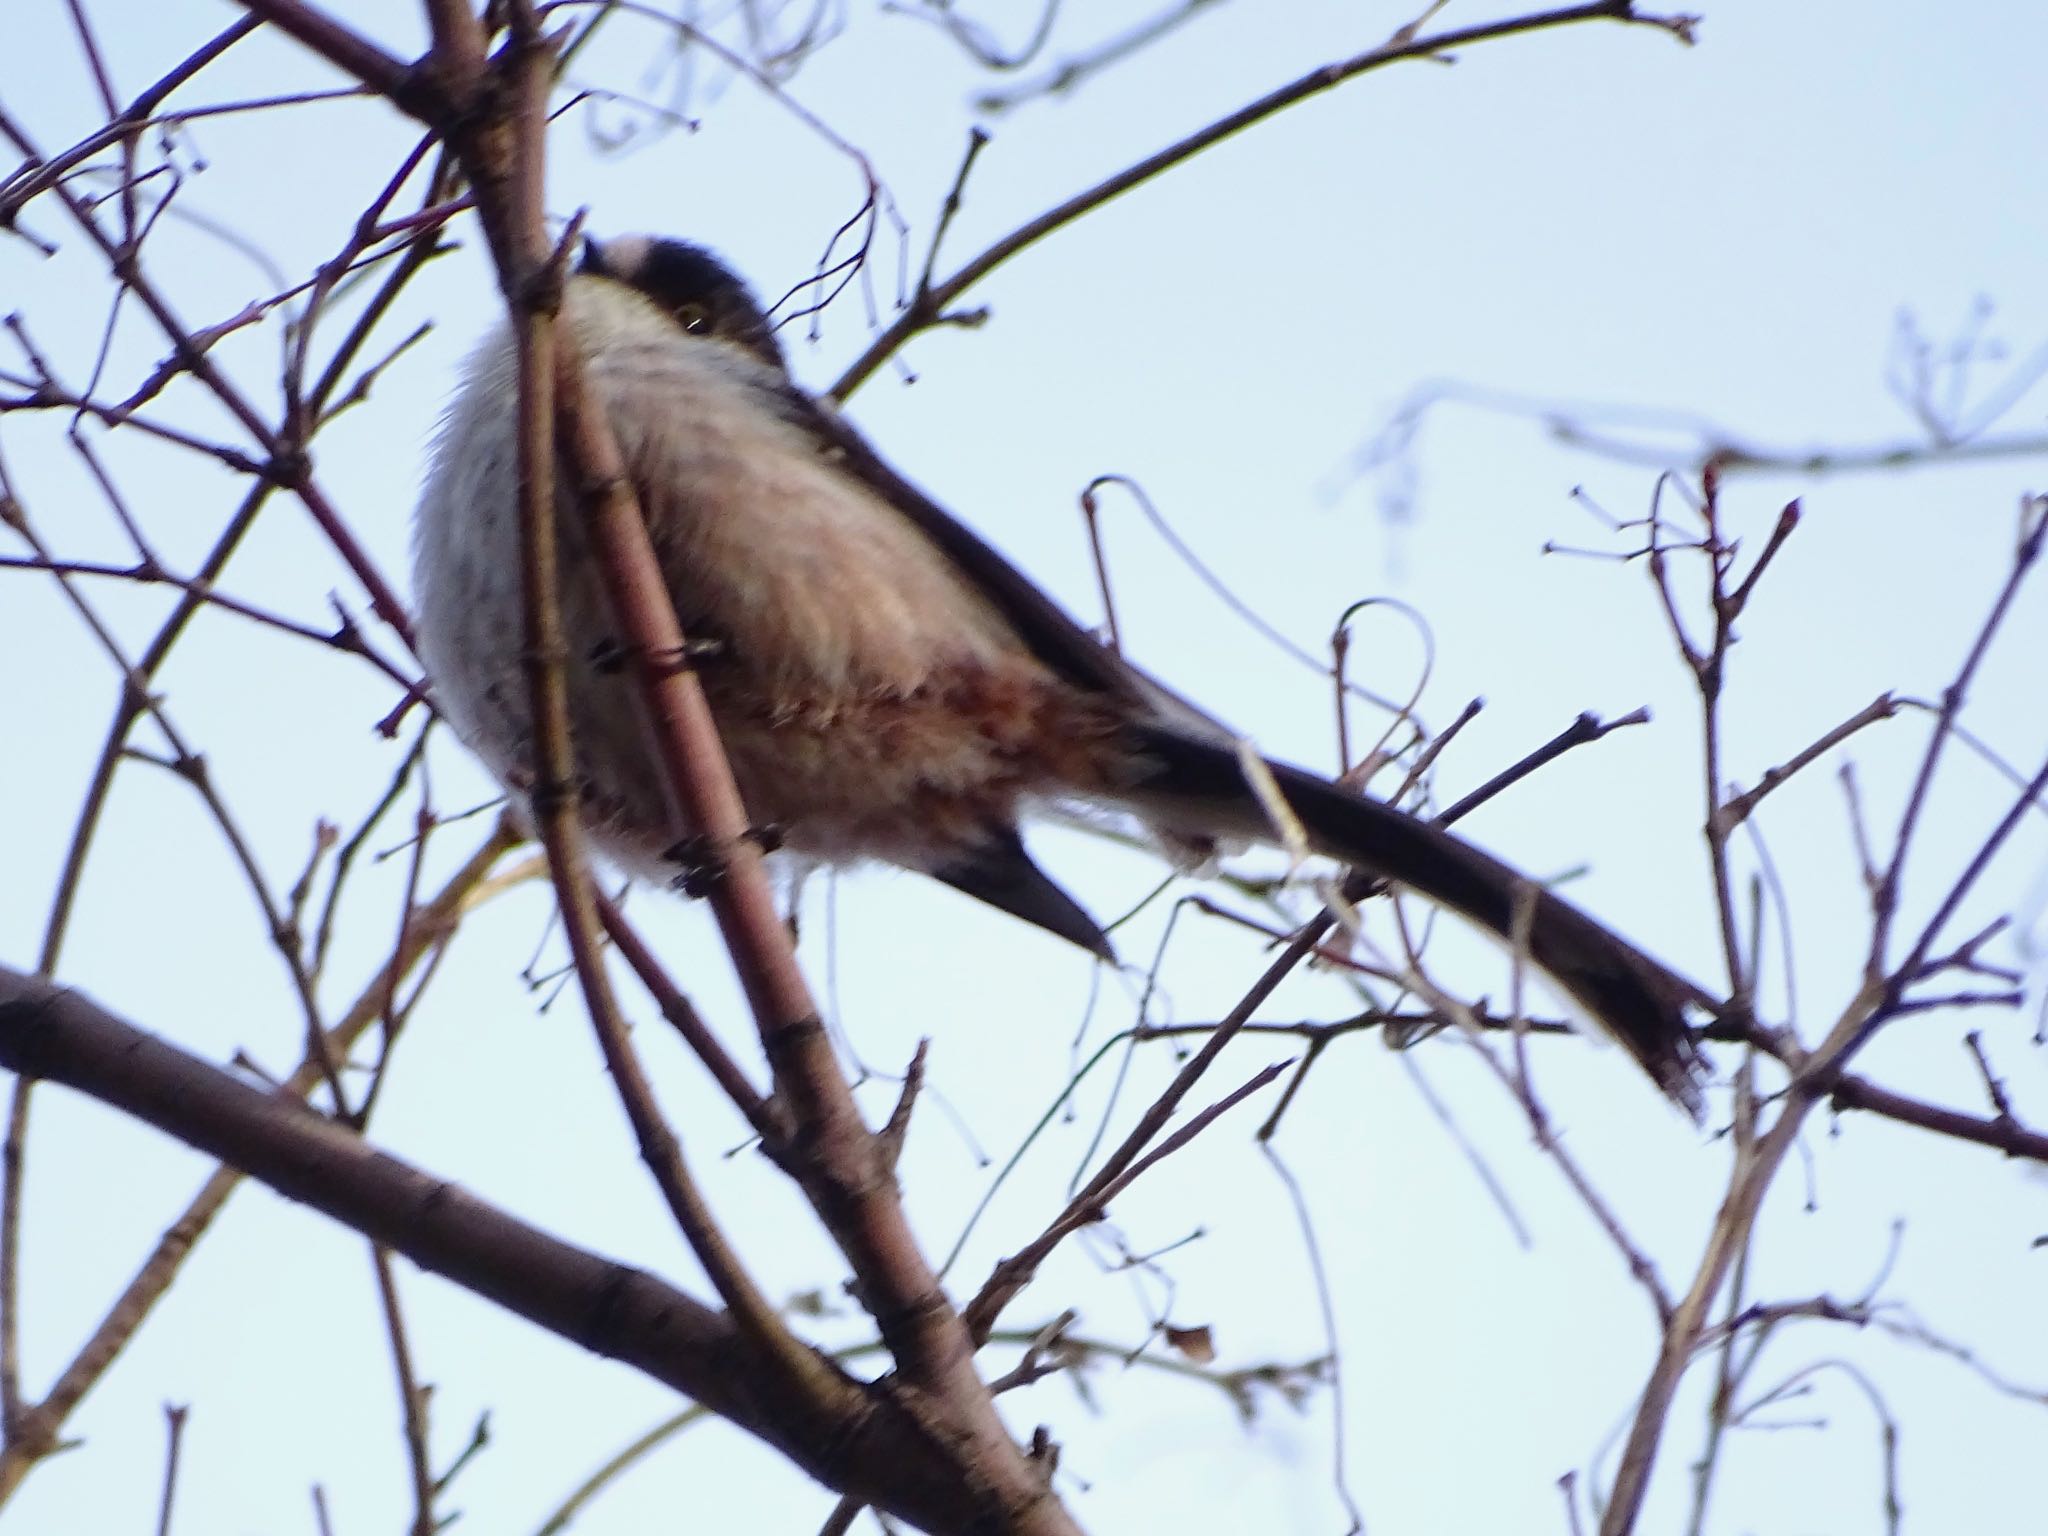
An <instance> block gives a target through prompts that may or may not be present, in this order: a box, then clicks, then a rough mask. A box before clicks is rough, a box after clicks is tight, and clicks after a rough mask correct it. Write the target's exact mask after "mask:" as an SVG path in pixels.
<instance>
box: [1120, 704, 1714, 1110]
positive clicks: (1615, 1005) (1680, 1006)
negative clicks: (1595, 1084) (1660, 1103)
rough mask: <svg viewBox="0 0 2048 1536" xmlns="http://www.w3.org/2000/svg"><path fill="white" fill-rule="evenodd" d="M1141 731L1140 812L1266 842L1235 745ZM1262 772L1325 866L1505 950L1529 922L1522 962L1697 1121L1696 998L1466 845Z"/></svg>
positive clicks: (1356, 798)
mask: <svg viewBox="0 0 2048 1536" xmlns="http://www.w3.org/2000/svg"><path fill="white" fill-rule="evenodd" d="M1138 731H1139V748H1140V751H1141V753H1142V754H1143V757H1142V761H1143V763H1144V767H1145V776H1144V777H1143V778H1142V779H1141V780H1140V781H1139V782H1138V783H1137V784H1136V785H1134V786H1132V789H1133V798H1134V799H1137V800H1139V801H1140V802H1141V803H1143V804H1144V806H1145V808H1146V809H1147V810H1149V811H1151V812H1153V813H1154V814H1157V815H1159V816H1160V817H1161V819H1162V820H1164V821H1165V822H1166V823H1167V824H1168V825H1169V826H1175V825H1179V826H1184V827H1186V828H1187V829H1188V830H1190V831H1194V830H1200V831H1205V832H1209V833H1212V834H1223V835H1236V836H1243V837H1250V838H1255V839H1259V840H1262V841H1268V842H1270V841H1272V840H1273V836H1274V832H1273V823H1272V820H1271V818H1270V817H1269V816H1268V815H1267V814H1266V811H1265V808H1264V807H1263V806H1262V805H1261V804H1260V803H1259V801H1258V799H1257V797H1256V796H1255V795H1254V794H1253V792H1252V790H1251V787H1250V786H1249V785H1247V784H1246V782H1245V778H1244V770H1243V768H1242V766H1241V764H1240V763H1239V760H1238V756H1237V751H1236V749H1235V747H1234V746H1233V745H1232V744H1231V743H1229V742H1218V741H1209V740H1203V739H1200V738H1195V737H1190V736H1186V735H1183V734H1182V733H1180V732H1179V731H1177V730H1175V729H1173V728H1172V727H1170V726H1140V727H1138ZM1267 766H1268V767H1269V768H1271V769H1272V772H1273V777H1274V779H1275V781H1276V782H1277V783H1278V784H1279V787H1280V791H1281V793H1282V794H1283V795H1284V796H1285V797H1286V800H1287V803H1288V805H1289V806H1291V807H1292V808H1293V811H1294V814H1295V817H1296V818H1297V819H1298V820H1299V821H1300V823H1301V825H1302V829H1303V831H1304V832H1305V833H1306V834H1307V837H1308V841H1309V845H1310V846H1311V847H1312V848H1314V849H1315V851H1316V852H1317V853H1319V854H1322V855H1323V856H1324V857H1326V858H1332V859H1338V860H1341V861H1342V862H1343V863H1346V864H1349V865H1351V866H1352V867H1353V868H1354V869H1358V870H1362V871H1364V872H1365V873H1366V874H1369V875H1374V876H1377V877H1379V878H1382V879H1385V880H1390V881H1392V882H1394V883H1395V884H1397V885H1403V886H1407V887H1408V888H1409V889H1411V890H1413V891H1415V892H1417V893H1418V894H1420V895H1423V896H1426V897H1428V898H1429V899H1430V900H1431V901H1434V902H1437V903H1439V904H1441V905H1443V906H1446V907H1449V908H1450V909H1451V910H1452V911H1454V912H1456V913H1458V914H1459V915H1460V916H1463V917H1465V918H1467V919H1469V920H1470V921H1472V922H1474V923H1477V924H1478V925H1479V926H1480V927H1482V928H1485V929H1487V930H1489V931H1491V932H1492V933H1494V934H1495V935H1497V936H1498V937H1500V938H1501V939H1503V940H1505V941H1508V942H1510V943H1512V942H1513V938H1514V934H1515V932H1516V927H1517V916H1518V914H1522V913H1526V915H1525V916H1524V917H1523V921H1524V922H1526V924H1527V926H1526V928H1525V929H1524V930H1523V931H1524V932H1525V933H1526V935H1527V944H1528V954H1529V957H1530V959H1531V960H1533V961H1534V962H1535V963H1536V965H1537V966H1538V967H1540V968H1541V969H1542V970H1544V971H1546V972H1548V973H1549V974H1550V975H1551V976H1552V977H1553V978H1555V980H1556V981H1557V983H1558V985H1560V986H1561V987H1563V988H1564V990H1565V991H1566V992H1568V993H1570V994H1571V996H1572V997H1574V998H1575V999H1577V1000H1578V1002H1579V1004H1580V1006H1582V1007H1583V1008H1585V1010H1586V1011H1587V1012H1588V1013H1590V1014H1592V1015H1593V1017H1594V1018H1595V1019H1597V1020H1598V1021H1599V1022H1600V1024H1601V1025H1602V1026H1603V1027H1604V1028H1605V1029H1606V1030H1607V1031H1608V1033H1610V1034H1612V1035H1613V1036H1614V1037H1615V1038H1616V1039H1617V1040H1619V1041H1620V1042H1621V1043H1622V1045H1624V1046H1625V1047H1627V1049H1628V1051H1629V1053H1630V1054H1631V1055H1632V1056H1634V1057H1635V1058H1636V1060H1637V1061H1639V1062H1641V1063H1642V1064H1643V1067H1644V1069H1645V1070H1646V1071H1648V1072H1649V1074H1650V1076H1651V1077H1652V1078H1654V1079H1655V1080H1656V1082H1657V1085H1658V1086H1659V1087H1660V1088H1662V1089H1663V1090H1664V1091H1665V1092H1666V1093H1667V1094H1669V1095H1670V1096H1671V1097H1672V1098H1673V1099H1674V1100H1676V1101H1677V1102H1678V1103H1679V1104H1680V1105H1682V1106H1683V1107H1684V1108H1685V1109H1686V1111H1687V1112H1688V1113H1689V1114H1691V1115H1692V1117H1693V1118H1694V1119H1695V1120H1697V1119H1698V1118H1699V1117H1700V1113H1701V1109H1702V1105H1701V1099H1700V1088H1699V1077H1700V1073H1701V1071H1702V1068H1703V1063H1702V1062H1701V1060H1700V1054H1699V1048H1698V1046H1697V1045H1696V1044H1695V1043H1694V1040H1693V1036H1692V1031H1691V1030H1690V1029H1689V1028H1688V1027H1687V1025H1686V1022H1685V1008H1686V1005H1687V1004H1689V1003H1701V1004H1704V1003H1706V1002H1707V1001H1708V999H1707V997H1706V994H1705V993H1703V992H1702V991H1701V990H1700V989H1699V988H1698V987H1696V986H1694V985H1693V984H1692V983H1691V982H1689V981H1687V980H1685V979H1684V978H1683V977H1681V976H1679V975H1677V974H1676V973H1674V972H1672V971H1670V970H1668V969H1666V968H1665V967H1664V966H1662V965H1660V964H1658V963H1657V962H1656V961H1655V960H1652V959H1651V958H1650V957H1649V956H1648V955H1646V954H1644V953H1643V952H1642V951H1641V950H1639V949H1637V948H1635V946H1633V945H1632V944H1629V943H1628V942H1627V941H1626V940H1624V939H1621V938H1620V937H1618V936H1617V935H1615V934H1613V933H1611V932H1609V931H1608V930H1607V929H1606V928H1603V927H1602V926H1601V925H1600V924H1598V923H1596V922H1595V921H1593V919H1592V918H1590V917H1588V916H1586V914H1585V913H1583V912H1581V911H1580V910H1579V909H1578V908H1577V907H1575V906H1573V905H1572V904H1571V903H1570V902H1568V901H1566V900H1564V899H1563V898H1562V897H1560V896H1557V895H1554V894H1552V893H1551V892H1549V891H1547V890H1544V889H1543V888H1542V887H1541V886H1538V885H1536V884H1535V883H1533V882H1532V881H1530V880H1529V879H1528V878H1527V877H1525V876H1523V875H1521V874H1518V873H1517V872H1516V871H1515V870H1513V869H1511V868H1509V867H1508V866H1507V865H1505V864H1503V863H1501V862H1500V860H1498V859H1496V858H1494V857H1493V856H1492V855H1490V854H1486V853H1482V852H1480V851H1479V850H1478V849H1477V848H1475V847H1473V846H1472V845H1471V844H1470V843H1468V842H1465V841H1464V840H1463V839H1462V838H1458V837H1454V836H1453V835H1452V834H1450V833H1449V832H1446V831H1444V830H1443V829H1441V828H1439V827H1434V826H1431V825H1430V824H1429V823H1428V822H1425V821H1422V820H1419V819H1418V818H1416V817H1414V816H1410V815H1408V814H1407V813H1406V812H1404V811H1398V810H1395V809H1394V808H1393V807H1392V806H1389V805H1386V804H1383V803H1382V802H1380V801H1377V800H1369V799H1367V798H1365V797H1364V796H1362V795H1356V794H1352V793H1351V792H1350V791H1348V790H1344V789H1340V788H1338V787H1337V786H1336V785H1334V784H1332V783H1330V782H1329V781H1328V780H1326V779H1322V778H1318V777H1317V776H1316V775H1315V774H1312V773H1305V772H1303V771H1302V770H1301V769H1299V768H1290V767H1288V766H1287V765H1286V764H1284V763H1268V765H1267Z"/></svg>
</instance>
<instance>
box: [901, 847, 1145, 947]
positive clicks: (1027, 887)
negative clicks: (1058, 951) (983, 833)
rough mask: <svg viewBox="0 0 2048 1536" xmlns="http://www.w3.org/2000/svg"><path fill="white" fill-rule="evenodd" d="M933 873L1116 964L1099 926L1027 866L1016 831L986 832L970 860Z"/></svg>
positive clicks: (1045, 877) (1039, 871) (1049, 880)
mask: <svg viewBox="0 0 2048 1536" xmlns="http://www.w3.org/2000/svg"><path fill="white" fill-rule="evenodd" d="M931 873H932V876H933V878H934V879H938V880H943V881H945V882H946V884H948V885H950V886H952V887H953V889H954V890H956V891H964V892H965V893H966V894H967V895H969V896H972V897H974V898H975V899H976V900H979V901H985V902H987V903H988V904H989V905H990V906H992V907H999V908H1001V909H1002V910H1003V911H1005V912H1007V913H1009V914H1010V915H1011V916H1012V917H1021V918H1023V919H1024V921H1025V922H1027V923H1036V924H1037V925H1038V926H1039V927H1040V928H1043V929H1045V930H1046V931H1047V932H1048V933H1055V934H1058V935H1059V936H1060V937H1061V938H1063V939H1065V940H1067V942H1068V943H1070V944H1078V945H1080V946H1081V947H1082V948H1083V949H1085V950H1087V951H1089V952H1090V953H1091V954H1095V955H1099V956H1101V957H1102V958H1103V959H1104V960H1107V961H1109V962H1110V963H1111V964H1112V965H1113V964H1115V963H1116V951H1115V950H1114V949H1112V948H1111V947H1110V943H1109V936H1108V935H1107V934H1105V933H1104V932H1103V931H1102V926H1101V925H1100V924H1099V923H1097V922H1096V921H1095V919H1094V918H1092V917H1090V916H1089V915H1088V914H1087V913H1086V912H1085V911H1083V910H1082V908H1081V904H1080V903H1079V902H1077V901H1075V900H1074V898H1073V897H1071V896H1069V895H1068V894H1067V893H1066V892H1065V891H1063V890H1061V889H1060V888H1059V886H1057V885H1055V884H1054V883H1053V880H1052V877H1051V876H1050V875H1048V874H1046V872H1045V871H1044V870H1042V869H1040V868H1039V867H1038V866H1037V865H1036V864H1034V863H1032V862H1031V855H1030V854H1028V853H1026V852H1025V851H1024V840H1023V839H1022V838H1020V837H1019V836H1018V835H1017V829H1016V828H1015V827H990V828H989V829H988V836H987V839H986V840H985V841H983V842H981V843H979V844H977V845H976V847H975V849H974V851H973V852H972V853H971V854H969V855H967V856H966V857H964V858H961V859H958V860H956V861H955V862H953V863H951V864H948V865H946V866H945V868H943V869H935V870H933V871H932V872H931Z"/></svg>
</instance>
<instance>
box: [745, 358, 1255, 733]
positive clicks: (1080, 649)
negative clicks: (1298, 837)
mask: <svg viewBox="0 0 2048 1536" xmlns="http://www.w3.org/2000/svg"><path fill="white" fill-rule="evenodd" d="M781 404H782V408H783V410H784V411H785V413H786V414H787V416H788V418H789V420H790V421H791V422H792V423H793V424H795V425H796V426H798V427H800V428H802V429H803V430H804V431H805V432H807V433H809V434H810V435H811V436H812V437H814V438H816V439H817V440H818V442H819V444H820V446H821V448H822V450H823V451H824V452H827V453H829V454H832V455H833V456H834V457H835V458H836V459H837V460H838V462H839V465H840V467H841V468H843V469H844V470H845V471H846V472H847V473H848V474H850V475H852V476H853V477H854V478H855V479H857V480H859V481H860V482H861V484H863V485H865V486H866V487H867V488H868V489H869V490H870V491H872V492H874V493H875V495H876V496H878V497H880V498H881V499H882V500H883V501H884V502H886V503H887V504H888V505H889V506H891V507H893V508H894V509H895V510H896V511H898V512H900V513H901V514H902V515H903V516H904V517H905V518H906V519H908V520H909V521H910V523H911V524H912V525H913V526H915V527H916V528H917V530H918V531H919V532H920V533H922V534H923V535H924V536H925V537H926V538H927V539H929V540H931V542H932V543H933V544H934V545H936V546H937V547H938V548H939V550H941V551H942V552H943V553H944V554H945V555H946V557H947V558H948V559H949V560H951V561H952V562H953V564H954V565H955V566H957V567H958V568H959V569H960V571H961V572H962V574H963V575H964V576H965V577H966V578H967V580H968V581H969V582H970V583H972V585H973V586H974V588H975V589H976V590H977V591H978V592H980V593H981V595H982V596H983V597H985V598H987V599H988V601H989V603H990V604H991V605H992V606H993V607H994V608H995V609H996V611H997V612H998V613H1000V614H1002V616H1003V617H1004V618H1006V619H1008V620H1009V622H1010V626H1011V627H1012V628H1013V629H1014V630H1016V632H1017V635H1018V637H1019V638H1020V639H1021V640H1022V641H1023V642H1024V644H1025V645H1026V646H1027V647H1028V648H1029V649H1030V651H1031V653H1032V654H1033V655H1034V656H1036V657H1037V658H1038V659H1039V660H1040V661H1041V662H1043V663H1044V664H1045V665H1046V666H1047V667H1048V668H1049V669H1050V670H1051V671H1052V672H1053V673H1054V674H1055V675H1056V676H1058V677H1060V678H1062V679H1064V680H1065V681H1066V682H1068V683H1071V684H1072V685H1073V686H1075V687H1077V688H1080V689H1083V690H1085V691H1086V692H1089V693H1099V694H1106V695H1108V696H1109V697H1111V698H1113V699H1118V700H1121V701H1122V702H1123V703H1125V704H1127V705H1129V706H1130V708H1131V710H1132V712H1133V714H1134V715H1136V716H1138V717H1140V718H1151V719H1156V720H1159V721H1161V722H1162V723H1168V724H1171V725H1174V726H1177V727H1179V728H1180V729H1182V730H1185V731H1189V732H1191V733H1193V734H1196V735H1199V736H1203V737H1210V738H1219V739H1226V740H1227V739H1229V738H1230V736H1231V732H1230V731H1229V730H1228V729H1227V728H1226V727H1225V726H1224V725H1223V724H1222V723H1221V722H1220V721H1218V720H1216V719H1215V718H1214V717H1212V716H1210V715H1209V714H1207V713H1205V712H1204V711H1202V710H1200V709H1197V708H1196V707H1195V706H1194V705H1193V704H1190V703H1189V702H1188V701H1187V700H1186V699H1183V698H1182V697H1181V696H1180V695H1179V694H1177V693H1175V692H1174V691H1173V690H1172V689H1170V688H1168V687H1167V686H1166V685H1165V684H1163V683H1161V682H1158V681H1157V680H1156V679H1154V678H1152V677H1151V676H1149V675H1147V674H1146V673H1144V672H1142V671H1140V670H1139V669H1138V668H1137V667H1134V666H1132V665H1131V664H1130V663H1129V662H1128V661H1125V660H1124V659H1123V658H1122V657H1121V656H1119V655H1118V654H1117V653H1116V652H1115V651H1113V650H1111V649H1110V648H1109V647H1108V646H1106V645H1104V644H1103V643H1102V642H1101V641H1100V640H1098V639H1097V638H1096V637H1095V636H1094V635H1093V634H1091V633H1089V631H1088V630H1086V629H1084V628H1083V627H1082V626H1081V625H1080V624H1079V623H1077V622H1076V621H1075V620H1074V618H1073V617H1072V616H1071V615H1069V614H1068V613H1067V611H1066V610H1065V609H1064V608H1062V607H1060V606H1059V604H1057V603H1055V602H1054V601H1053V600H1052V599H1051V598H1050V597H1047V596H1046V595H1045V593H1044V592H1042V591H1040V590H1039V588H1038V586H1037V584H1036V583H1034V582H1033V581H1032V580H1031V578H1030V577H1028V576H1026V575H1025V574H1024V573H1023V572H1021V571H1019V570H1018V569H1017V568H1016V567H1015V566H1014V565H1012V564H1010V562H1009V561H1007V560H1005V559H1004V558H1003V557H1002V556H1001V555H999V554H998V553H996V551H995V550H994V549H992V548H990V547H989V545H988V544H987V543H986V542H984V541H983V540H982V538H981V536H980V535H978V534H976V533H975V532H974V531H973V530H972V529H970V528H968V527H967V526H966V524H964V523H962V522H961V521H960V520H959V519H958V518H956V517H954V516H953V515H952V514H951V513H950V512H947V511H946V510H945V509H944V508H943V507H941V506H939V505H938V504H937V503H936V502H934V501H933V500H932V499H931V497H929V496H927V495H925V493H924V492H923V491H921V490H919V489H918V488H917V487H916V486H914V485H912V484H911V483H910V482H909V481H908V480H906V479H904V478H903V476H901V475H900V474H898V473H897V472H896V471H895V470H894V469H892V468H890V467H889V464H888V463H887V461H885V460H884V459H883V458H882V456H881V455H880V454H879V453H877V452H876V451H875V450H874V448H873V446H872V445H870V444H869V442H868V440H867V439H866V438H864V437H862V436H861V434H860V433H859V431H858V430H857V429H855V427H854V426H853V425H852V423H850V422H848V421H847V420H846V418H845V417H843V416H841V415H840V414H839V413H838V412H837V411H835V410H833V409H832V408H831V407H829V406H827V405H824V404H822V403H821V402H819V401H817V400H815V399H813V398H812V397H811V396H809V395H807V394H805V393H804V392H803V391H802V390H801V389H799V388H797V387H796V386H795V385H793V384H792V385H790V386H789V387H788V389H787V391H786V392H785V394H784V396H783V399H782V401H781Z"/></svg>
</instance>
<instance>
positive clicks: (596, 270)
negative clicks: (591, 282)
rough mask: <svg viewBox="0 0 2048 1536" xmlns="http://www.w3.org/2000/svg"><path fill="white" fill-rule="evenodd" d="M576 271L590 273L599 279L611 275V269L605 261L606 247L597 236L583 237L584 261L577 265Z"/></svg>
mask: <svg viewBox="0 0 2048 1536" xmlns="http://www.w3.org/2000/svg"><path fill="white" fill-rule="evenodd" d="M576 270H577V271H579V272H588V273H591V274H593V275H595V276H598V277H608V276H610V275H611V268H610V267H609V266H608V265H607V264H606V262H605V259H604V245H603V244H602V243H601V242H600V241H599V240H598V238H597V237H596V236H595V235H585V236H584V237H583V260H582V261H581V262H579V263H578V264H577V267H576Z"/></svg>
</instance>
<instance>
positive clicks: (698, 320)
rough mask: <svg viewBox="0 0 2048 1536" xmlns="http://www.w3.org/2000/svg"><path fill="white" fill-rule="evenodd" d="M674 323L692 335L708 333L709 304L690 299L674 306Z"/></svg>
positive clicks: (709, 319) (709, 320) (709, 326)
mask: <svg viewBox="0 0 2048 1536" xmlns="http://www.w3.org/2000/svg"><path fill="white" fill-rule="evenodd" d="M676 324H678V325H680V326H681V327H682V328H683V329H684V330H686V331H688V332H689V333H690V334H691V335H692V336H704V335H708V334H709V333H710V331H711V306H710V305H708V304H700V303H698V302H697V301H696V300H695V299H691V300H690V301H689V302H688V303H686V304H678V305H677V306H676Z"/></svg>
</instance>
